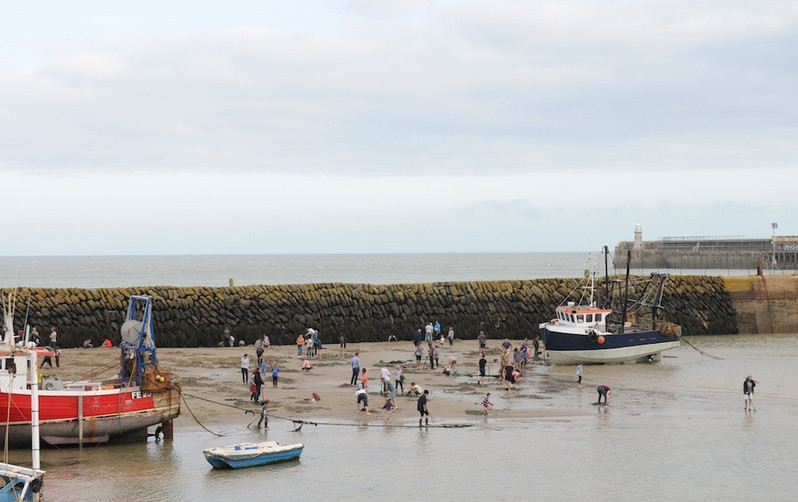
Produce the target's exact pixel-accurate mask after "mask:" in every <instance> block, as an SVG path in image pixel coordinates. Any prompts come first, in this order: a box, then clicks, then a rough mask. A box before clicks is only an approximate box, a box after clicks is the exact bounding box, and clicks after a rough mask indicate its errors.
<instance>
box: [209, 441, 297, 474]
mask: <svg viewBox="0 0 798 502" xmlns="http://www.w3.org/2000/svg"><path fill="white" fill-rule="evenodd" d="M304 447H305V445H303V444H302V443H295V444H287V445H282V444H280V443H278V442H276V441H263V442H261V443H240V444H236V445H232V446H218V447H216V448H208V449H207V450H204V451H203V452H202V453H203V454H204V455H205V459H206V460H207V461H208V463H210V464H211V465H212V466H214V467H215V468H217V469H240V468H243V467H255V466H258V465H266V464H271V463H274V462H285V461H287V460H294V459H298V458H299V455H301V454H302V449H303V448H304Z"/></svg>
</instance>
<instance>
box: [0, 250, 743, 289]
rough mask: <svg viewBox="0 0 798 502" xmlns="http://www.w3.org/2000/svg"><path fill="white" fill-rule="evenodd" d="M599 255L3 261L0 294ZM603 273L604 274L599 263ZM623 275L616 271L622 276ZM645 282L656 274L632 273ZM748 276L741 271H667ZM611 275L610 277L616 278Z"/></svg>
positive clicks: (386, 272)
mask: <svg viewBox="0 0 798 502" xmlns="http://www.w3.org/2000/svg"><path fill="white" fill-rule="evenodd" d="M598 259H599V254H598V253H592V254H591V253H586V252H585V253H488V254H397V255H391V254H371V255H233V256H71V257H0V287H17V286H20V287H56V288H69V287H77V288H100V287H131V286H156V285H157V286H227V285H228V284H229V281H230V279H232V280H233V282H234V284H236V285H239V286H244V285H251V284H306V283H325V282H345V283H367V284H399V283H419V282H445V281H479V280H516V279H539V278H551V277H558V278H565V277H581V276H582V274H583V273H584V271H585V270H586V269H587V270H595V269H596V268H597V267H596V263H595V262H596V260H598ZM600 263H601V266H600V267H598V269H599V270H603V260H601V262H600ZM622 272H623V271H620V270H619V271H618V273H622ZM634 272H635V273H644V274H647V273H648V272H650V270H634ZM663 272H668V273H672V274H678V273H685V274H711V275H746V274H748V273H750V271H745V270H743V271H739V270H664V271H663ZM611 273H612V271H611Z"/></svg>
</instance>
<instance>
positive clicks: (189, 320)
mask: <svg viewBox="0 0 798 502" xmlns="http://www.w3.org/2000/svg"><path fill="white" fill-rule="evenodd" d="M577 283H578V280H577V279H536V280H520V281H490V282H452V283H426V284H402V285H372V284H341V283H330V284H305V285H282V286H269V285H259V286H235V287H218V288H212V287H180V288H177V287H168V286H153V287H140V288H99V289H74V288H69V289H22V290H20V292H19V296H18V300H17V309H16V318H15V331H16V330H21V329H22V326H23V323H24V320H25V319H26V318H27V320H28V324H30V325H31V326H36V327H38V331H39V333H40V334H41V335H42V336H43V337H46V336H47V335H48V334H49V332H50V329H49V327H50V326H55V327H57V329H58V332H59V342H60V344H61V345H62V346H63V347H77V346H80V345H81V344H82V342H83V340H85V339H90V340H92V342H93V343H94V345H97V344H98V343H99V342H101V341H102V340H104V339H106V338H108V339H110V340H111V341H112V342H113V344H114V345H117V344H118V342H119V338H120V335H119V329H120V326H121V324H122V322H123V320H124V315H125V311H126V308H127V300H128V298H129V297H130V296H131V295H134V294H137V295H149V296H152V297H153V298H154V304H153V312H154V319H155V332H156V334H155V336H156V343H157V344H158V345H159V346H162V347H186V346H187V347H193V346H212V345H217V344H218V343H219V342H220V341H221V340H222V333H223V331H224V329H225V328H229V329H230V330H231V332H232V334H233V336H234V337H235V338H236V339H237V340H242V339H243V340H244V341H245V342H246V343H247V344H251V343H252V342H254V340H255V339H256V338H257V337H258V336H259V335H261V334H264V333H265V334H268V335H269V336H270V338H271V340H272V341H273V342H277V341H278V340H277V335H278V330H279V329H280V326H282V327H283V336H282V340H281V341H282V343H283V344H292V343H294V340H295V339H296V336H297V334H299V333H304V332H305V331H306V328H307V327H313V328H315V329H317V330H318V331H319V332H320V334H321V339H322V341H323V342H324V344H326V345H329V344H337V342H338V337H339V336H341V335H343V336H344V337H345V338H346V340H347V342H357V341H385V340H387V338H388V336H389V335H390V334H394V335H396V337H397V338H398V339H399V340H411V339H412V335H413V332H414V331H415V330H416V329H417V328H422V327H423V326H424V325H425V324H426V323H427V322H433V323H434V322H435V321H439V322H440V323H441V326H442V329H443V331H444V332H446V331H447V330H448V327H449V326H453V327H454V328H455V334H456V336H457V338H460V339H473V338H476V336H477V334H478V332H479V330H481V329H483V330H485V332H486V333H487V335H488V337H490V338H504V337H508V338H515V339H521V338H532V337H534V336H535V335H536V334H537V326H538V324H539V323H541V322H544V321H547V320H549V319H550V318H552V317H553V312H554V308H555V307H556V306H557V305H558V304H559V303H560V302H561V301H562V299H563V298H565V297H566V296H567V295H568V294H569V293H570V292H572V291H573V290H574V288H576V286H577ZM6 293H8V291H6ZM662 303H663V305H665V306H666V309H665V313H664V316H665V319H666V320H668V321H671V322H674V323H676V324H678V325H680V326H682V331H683V333H684V334H685V335H705V334H736V333H772V332H792V333H798V318H797V316H798V314H796V313H797V312H798V281H797V280H796V279H794V278H792V277H783V278H778V279H776V278H763V277H757V276H752V277H742V278H721V277H712V276H672V277H671V279H670V281H669V282H668V284H667V286H666V289H665V294H664V296H663V301H662Z"/></svg>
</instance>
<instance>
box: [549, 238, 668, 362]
mask: <svg viewBox="0 0 798 502" xmlns="http://www.w3.org/2000/svg"><path fill="white" fill-rule="evenodd" d="M605 253H606V247H605ZM605 256H606V255H605ZM605 263H606V260H605ZM667 279H668V276H667V275H662V274H651V276H650V277H649V278H648V279H646V280H645V281H641V283H640V284H638V285H637V287H636V290H637V291H638V295H637V296H638V298H637V299H636V300H631V299H630V298H629V266H628V264H627V269H626V281H625V290H624V291H623V293H622V294H618V295H613V294H612V293H610V290H611V287H610V281H609V277H607V279H606V280H605V292H606V294H605V295H604V296H605V298H604V305H603V306H598V305H597V301H596V297H595V287H594V285H595V273H593V274H590V275H588V276H586V284H585V283H583V284H580V286H579V287H578V288H579V289H581V291H582V292H581V295H580V297H579V299H578V300H575V297H576V295H574V294H572V295H569V297H568V298H566V300H565V301H564V302H563V304H561V305H560V306H558V307H557V308H556V309H555V312H556V315H557V317H555V318H554V319H551V320H550V321H548V322H544V323H541V324H540V325H539V327H538V328H539V333H540V336H541V338H543V343H544V344H545V346H546V354H547V355H548V357H549V359H550V360H551V362H553V363H555V364H580V363H583V364H604V363H635V362H643V361H658V360H660V358H661V353H662V352H663V351H665V350H669V349H673V348H676V347H678V346H679V345H680V338H679V337H680V335H681V328H680V327H679V326H677V325H675V324H673V323H669V322H662V321H661V322H660V325H659V326H657V321H658V319H657V317H658V316H657V314H658V312H659V311H660V310H662V308H663V307H662V305H661V304H660V303H661V300H662V293H663V290H664V286H665V283H666V282H667ZM614 296H619V297H620V298H621V301H620V305H621V308H620V310H621V312H620V316H618V315H617V313H616V312H615V311H614V310H613V308H612V307H611V306H612V303H613V302H612V300H613V297H614ZM646 308H650V309H651V312H650V314H648V313H647V312H646ZM647 323H650V328H646V327H644V324H647Z"/></svg>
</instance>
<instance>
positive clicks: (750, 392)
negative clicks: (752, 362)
mask: <svg viewBox="0 0 798 502" xmlns="http://www.w3.org/2000/svg"><path fill="white" fill-rule="evenodd" d="M756 384H757V382H756V380H754V377H753V376H752V375H748V376H747V377H746V378H745V381H744V382H743V396H745V400H744V402H743V403H744V408H745V411H751V409H753V408H754V387H756Z"/></svg>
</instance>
